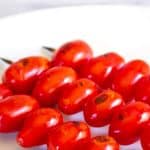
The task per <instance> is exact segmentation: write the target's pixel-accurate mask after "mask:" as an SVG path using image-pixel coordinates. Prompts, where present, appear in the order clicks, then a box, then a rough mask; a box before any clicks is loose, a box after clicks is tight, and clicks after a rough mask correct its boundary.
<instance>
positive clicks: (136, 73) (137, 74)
mask: <svg viewBox="0 0 150 150" xmlns="http://www.w3.org/2000/svg"><path fill="white" fill-rule="evenodd" d="M149 73H150V67H149V65H148V64H146V63H145V62H144V61H142V60H132V61H130V62H128V63H127V64H125V65H124V66H123V67H122V68H121V69H120V70H119V71H118V72H117V73H116V75H115V77H114V80H113V83H112V89H113V90H115V91H117V92H119V93H120V94H122V96H123V97H124V99H125V101H129V100H132V98H133V93H134V91H133V90H134V88H133V87H134V85H135V84H136V83H137V81H138V80H139V79H140V78H141V77H142V76H145V75H148V74H149Z"/></svg>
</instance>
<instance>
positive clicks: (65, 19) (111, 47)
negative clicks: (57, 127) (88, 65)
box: [0, 5, 150, 150]
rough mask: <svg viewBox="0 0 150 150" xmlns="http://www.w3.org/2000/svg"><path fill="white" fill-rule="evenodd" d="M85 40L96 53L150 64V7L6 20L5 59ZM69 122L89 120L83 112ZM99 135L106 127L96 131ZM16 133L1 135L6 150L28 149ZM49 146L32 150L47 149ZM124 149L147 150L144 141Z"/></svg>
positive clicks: (1, 23)
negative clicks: (84, 117) (116, 55)
mask: <svg viewBox="0 0 150 150" xmlns="http://www.w3.org/2000/svg"><path fill="white" fill-rule="evenodd" d="M73 39H83V40H85V41H87V42H88V43H89V44H90V45H91V46H92V48H93V49H94V52H95V55H98V54H102V53H104V52H108V51H116V52H118V53H119V54H121V55H122V56H124V57H125V58H126V60H130V59H135V58H140V59H144V60H146V61H148V63H150V8H149V7H133V6H128V7H127V6H94V5H93V6H80V7H66V8H55V9H48V10H42V11H36V12H32V13H26V14H22V15H17V16H13V17H8V18H5V19H1V20H0V56H1V57H5V58H9V59H12V60H16V59H18V58H20V57H25V56H29V55H37V54H40V55H41V54H43V52H42V50H41V47H42V46H43V45H44V46H51V47H56V48H57V47H59V46H60V45H61V44H62V43H63V42H66V41H69V40H73ZM66 119H67V120H69V119H74V120H83V116H82V113H79V114H76V115H73V116H69V117H68V116H67V117H66ZM92 132H93V135H97V134H104V133H106V132H107V127H106V128H101V129H100V128H92ZM15 135H16V134H15V133H13V134H7V135H5V134H0V149H1V150H23V148H21V147H19V146H18V145H17V144H16V141H15ZM44 149H46V147H45V146H42V147H38V148H37V147H35V148H31V149H29V150H44ZM121 150H141V147H140V145H139V143H135V144H132V145H130V146H126V147H124V146H122V147H121Z"/></svg>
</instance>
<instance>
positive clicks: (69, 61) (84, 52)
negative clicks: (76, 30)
mask: <svg viewBox="0 0 150 150" xmlns="http://www.w3.org/2000/svg"><path fill="white" fill-rule="evenodd" d="M92 56H93V52H92V49H91V48H90V46H89V45H88V44H87V43H86V42H84V41H81V40H75V41H70V42H67V43H65V44H63V45H62V46H61V47H60V48H59V49H58V50H57V51H56V54H55V55H54V57H53V61H52V64H53V66H58V65H64V66H69V67H73V68H74V69H75V68H76V67H78V66H79V64H80V62H82V61H86V60H88V59H90V58H92Z"/></svg>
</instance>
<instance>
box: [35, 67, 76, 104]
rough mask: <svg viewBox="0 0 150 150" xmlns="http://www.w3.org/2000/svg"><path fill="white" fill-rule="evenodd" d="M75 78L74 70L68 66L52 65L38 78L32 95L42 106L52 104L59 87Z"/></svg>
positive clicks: (56, 98)
mask: <svg viewBox="0 0 150 150" xmlns="http://www.w3.org/2000/svg"><path fill="white" fill-rule="evenodd" d="M76 79H77V74H76V72H75V71H74V70H73V69H72V68H70V67H62V66H58V67H53V68H50V69H48V70H47V71H46V72H45V73H44V74H43V75H42V76H41V77H40V79H39V80H38V82H37V83H36V85H35V87H34V89H33V96H34V97H35V98H36V99H37V100H38V101H39V102H40V104H41V105H42V106H52V105H54V104H56V102H57V100H58V99H59V96H60V93H59V91H61V90H60V88H62V89H63V88H64V86H65V85H66V84H69V83H72V82H73V81H75V80H76Z"/></svg>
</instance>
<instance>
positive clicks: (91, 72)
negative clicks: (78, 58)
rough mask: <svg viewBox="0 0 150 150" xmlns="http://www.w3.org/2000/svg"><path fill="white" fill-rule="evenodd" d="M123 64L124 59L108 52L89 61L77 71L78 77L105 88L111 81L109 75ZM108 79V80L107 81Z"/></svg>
mask: <svg viewBox="0 0 150 150" xmlns="http://www.w3.org/2000/svg"><path fill="white" fill-rule="evenodd" d="M123 63H124V59H123V58H122V57H121V56H119V55H118V54H116V53H113V52H110V53H106V54H104V55H101V56H98V57H96V58H93V59H90V60H89V61H88V63H86V64H85V66H84V67H82V68H81V70H80V71H79V73H80V76H82V77H87V78H89V79H92V80H93V81H95V82H96V83H98V84H99V85H100V86H102V87H105V86H106V85H105V84H108V80H109V81H111V79H110V77H111V73H112V72H113V70H114V69H115V70H116V68H119V67H120V66H121V65H122V64H123ZM108 78H109V79H108Z"/></svg>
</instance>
